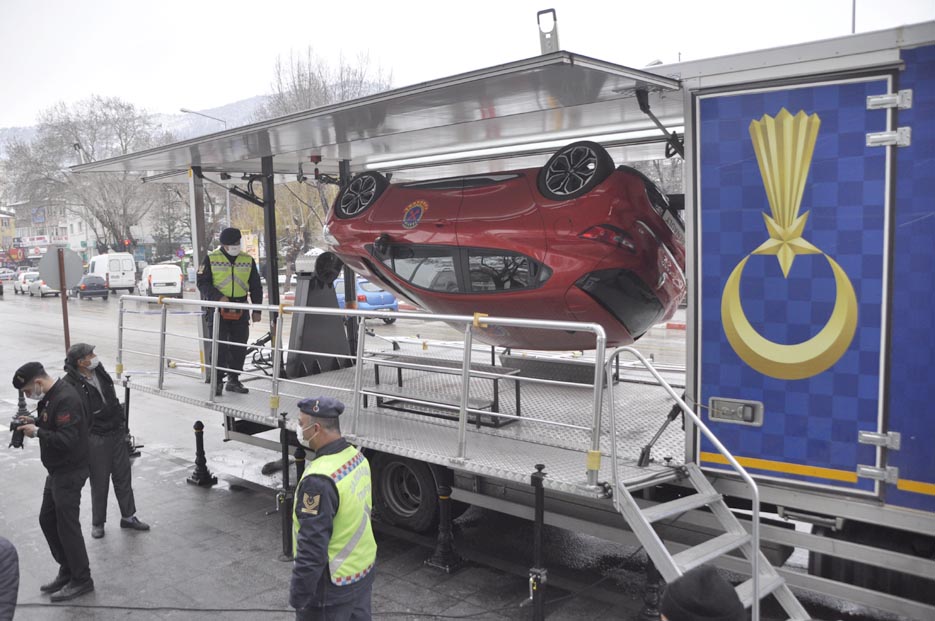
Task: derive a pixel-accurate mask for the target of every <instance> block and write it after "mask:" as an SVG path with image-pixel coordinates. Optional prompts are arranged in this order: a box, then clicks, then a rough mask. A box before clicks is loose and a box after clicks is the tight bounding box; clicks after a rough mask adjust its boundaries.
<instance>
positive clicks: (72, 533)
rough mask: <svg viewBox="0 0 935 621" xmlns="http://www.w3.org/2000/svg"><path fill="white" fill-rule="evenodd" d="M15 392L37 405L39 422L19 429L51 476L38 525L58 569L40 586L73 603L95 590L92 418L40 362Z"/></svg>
mask: <svg viewBox="0 0 935 621" xmlns="http://www.w3.org/2000/svg"><path fill="white" fill-rule="evenodd" d="M13 388H15V389H17V390H22V391H23V394H24V395H25V396H26V397H27V398H29V399H32V400H34V401H38V402H39V406H38V408H37V410H36V413H37V418H36V419H35V420H32V419H27V420H28V422H27V421H21V422H23V423H24V424H22V425H20V426H19V427H17V429H19V430H20V431H22V432H23V433H24V434H26V435H27V436H29V437H30V438H39V456H40V457H41V458H42V465H43V466H45V469H46V470H47V471H48V473H49V476H47V477H46V479H45V489H44V490H43V492H42V508H40V509H39V526H40V527H42V534H43V535H45V539H46V541H47V542H48V544H49V549H50V550H51V552H52V558H54V559H55V560H56V562H58V564H59V571H58V575H57V576H56V577H55V579H54V580H53V581H52V582H50V583H48V584H44V585H42V586H41V587H39V590H40V591H42V592H43V593H51V594H52V601H53V602H62V601H66V600H70V599H74V598H76V597H78V596H79V595H84V594H85V593H89V592H91V591H93V590H94V581H93V580H92V579H91V567H90V564H89V563H88V551H87V549H86V548H85V546H84V537H83V536H82V535H81V523H80V521H79V516H80V513H81V488H83V487H84V482H85V481H87V480H88V415H87V413H86V412H85V409H84V404H83V403H82V401H81V397H79V396H78V393H77V392H76V391H75V389H74V388H72V387H71V386H69V385H68V384H66V383H65V382H64V381H62V380H54V379H52V378H51V377H49V374H48V373H46V372H45V368H44V367H43V366H42V364H40V363H38V362H27V363H26V364H24V365H23V366H21V367H20V368H19V369H17V370H16V373H14V374H13Z"/></svg>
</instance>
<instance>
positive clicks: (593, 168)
mask: <svg viewBox="0 0 935 621" xmlns="http://www.w3.org/2000/svg"><path fill="white" fill-rule="evenodd" d="M613 171H614V160H613V158H612V157H610V154H609V153H608V152H607V150H606V149H605V148H604V147H602V146H601V145H599V144H597V143H596V142H590V141H587V140H582V141H580V142H573V143H571V144H569V145H566V146H564V147H562V148H561V149H559V150H558V151H556V152H555V154H554V155H553V156H552V157H550V158H549V161H548V162H546V164H545V166H543V167H542V168H541V169H539V178H538V182H537V185H538V187H539V192H540V193H541V194H542V195H543V196H545V197H546V198H549V199H551V200H554V201H564V200H569V199H572V198H577V197H579V196H583V195H585V194H587V193H588V192H590V191H591V190H593V189H594V188H595V187H597V185H598V184H599V183H601V182H602V181H603V180H604V179H606V178H607V176H608V175H610V173H612V172H613Z"/></svg>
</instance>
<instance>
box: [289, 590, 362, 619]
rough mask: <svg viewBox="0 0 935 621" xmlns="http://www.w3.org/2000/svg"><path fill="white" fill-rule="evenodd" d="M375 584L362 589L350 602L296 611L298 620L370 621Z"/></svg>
mask: <svg viewBox="0 0 935 621" xmlns="http://www.w3.org/2000/svg"><path fill="white" fill-rule="evenodd" d="M372 594H373V584H372V583H371V584H369V585H368V586H367V588H366V589H361V591H360V594H359V595H358V596H357V597H355V598H354V599H353V600H351V601H349V602H344V603H341V604H332V605H329V606H324V607H322V608H305V609H303V610H296V611H295V618H296V621H370V620H371V619H372V618H373V617H372V616H371V613H370V599H371V596H372Z"/></svg>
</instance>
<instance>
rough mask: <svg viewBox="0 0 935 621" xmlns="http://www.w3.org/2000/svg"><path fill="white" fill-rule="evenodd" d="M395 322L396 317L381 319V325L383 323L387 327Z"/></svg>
mask: <svg viewBox="0 0 935 621" xmlns="http://www.w3.org/2000/svg"><path fill="white" fill-rule="evenodd" d="M395 322H396V317H384V318H383V323H385V324H387V325H389V324H391V323H395Z"/></svg>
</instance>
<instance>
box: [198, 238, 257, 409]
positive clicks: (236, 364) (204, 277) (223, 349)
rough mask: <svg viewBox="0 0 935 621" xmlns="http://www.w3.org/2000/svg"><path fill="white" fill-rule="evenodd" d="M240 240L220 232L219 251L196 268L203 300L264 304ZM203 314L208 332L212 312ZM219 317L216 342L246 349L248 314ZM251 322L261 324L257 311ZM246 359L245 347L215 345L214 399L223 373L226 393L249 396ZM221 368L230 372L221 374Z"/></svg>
mask: <svg viewBox="0 0 935 621" xmlns="http://www.w3.org/2000/svg"><path fill="white" fill-rule="evenodd" d="M240 240H241V234H240V229H235V228H232V227H229V228H226V229H224V230H223V231H221V236H220V242H221V246H220V248H218V249H217V250H214V251H213V252H209V253H208V256H206V257H205V260H204V261H203V262H202V264H201V267H199V268H198V291H199V292H200V293H201V299H202V300H211V301H212V302H242V303H245V302H246V301H247V295H248V294H249V296H250V300H251V301H252V302H253V303H254V304H262V303H263V286H262V284H261V283H260V272H259V271H257V267H256V262H255V261H254V260H253V257H251V256H250V255H248V254H246V253H244V252H243V249H242V248H241V244H240ZM206 312H207V317H208V327H209V329H210V328H211V327H212V326H213V317H214V309H211V308H209V309H207V311H206ZM218 314H219V316H220V325H219V326H218V340H219V341H227V342H230V343H243V345H246V344H247V339H248V338H249V337H250V324H249V323H248V322H247V311H245V310H234V309H223V308H222V309H221V310H220V312H219V313H218ZM251 319H252V321H253V323H257V322H258V321H260V311H253V313H252V317H251ZM246 355H247V348H246V347H244V346H240V345H228V343H224V342H221V343H218V359H217V363H216V364H217V367H218V370H217V376H218V379H217V388H216V393H215V395H216V396H218V397H220V396H221V389H222V388H223V387H224V384H223V382H222V381H221V380H222V379H223V378H224V374H225V373H226V374H227V391H228V392H234V393H240V394H245V393H248V392H250V391H249V390H248V389H247V388H246V387H244V385H243V384H241V383H240V373H241V371H243V363H244V357H245V356H246ZM221 368H224V369H229V370H227V371H222V370H221Z"/></svg>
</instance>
